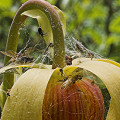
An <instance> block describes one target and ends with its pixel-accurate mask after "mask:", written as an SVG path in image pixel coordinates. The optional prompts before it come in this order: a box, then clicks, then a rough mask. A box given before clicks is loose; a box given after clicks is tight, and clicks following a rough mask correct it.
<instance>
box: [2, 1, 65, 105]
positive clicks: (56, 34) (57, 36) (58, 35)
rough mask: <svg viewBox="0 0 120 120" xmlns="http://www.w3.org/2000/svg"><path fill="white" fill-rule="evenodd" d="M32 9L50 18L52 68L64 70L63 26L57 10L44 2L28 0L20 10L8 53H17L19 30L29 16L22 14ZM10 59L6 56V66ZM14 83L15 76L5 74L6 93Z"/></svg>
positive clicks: (11, 33) (7, 47) (4, 99)
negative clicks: (52, 54) (10, 51)
mask: <svg viewBox="0 0 120 120" xmlns="http://www.w3.org/2000/svg"><path fill="white" fill-rule="evenodd" d="M32 9H39V10H41V11H42V12H44V13H45V15H46V16H47V17H48V20H49V22H50V24H51V28H52V32H53V44H54V57H53V65H52V68H56V67H61V68H63V67H64V66H65V63H64V57H65V48H64V35H63V30H62V25H61V22H60V18H59V16H58V14H57V12H56V11H55V9H54V8H53V7H52V5H51V4H49V3H48V2H46V1H44V0H28V1H27V2H25V3H24V4H23V5H22V6H21V7H20V8H19V10H18V11H17V13H16V15H15V17H14V19H13V21H12V24H11V27H10V31H9V35H8V39H7V45H6V51H8V50H13V51H16V49H17V42H18V37H19V30H20V27H21V25H22V24H23V23H24V21H25V19H26V18H27V16H25V15H21V14H22V13H23V12H25V11H27V10H32ZM9 59H10V58H9V57H7V56H5V62H4V64H6V63H7V62H8V60H9ZM8 80H9V81H8ZM13 81H14V76H13V74H5V75H4V80H3V89H4V90H5V91H7V89H10V88H11V87H12V85H13V83H14V82H13ZM8 82H9V83H8ZM5 101H6V95H5V94H3V106H4V103H5ZM3 106H2V107H3Z"/></svg>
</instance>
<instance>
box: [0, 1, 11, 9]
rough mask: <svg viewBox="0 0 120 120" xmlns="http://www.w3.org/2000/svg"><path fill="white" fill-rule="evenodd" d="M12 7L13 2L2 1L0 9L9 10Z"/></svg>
mask: <svg viewBox="0 0 120 120" xmlns="http://www.w3.org/2000/svg"><path fill="white" fill-rule="evenodd" d="M11 5H12V0H0V8H9V7H10V6H11Z"/></svg>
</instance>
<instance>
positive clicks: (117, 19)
mask: <svg viewBox="0 0 120 120" xmlns="http://www.w3.org/2000/svg"><path fill="white" fill-rule="evenodd" d="M25 1H27V0H0V50H4V49H5V44H6V40H7V35H8V31H9V28H10V24H11V22H12V19H13V17H14V15H15V13H16V11H17V10H18V8H19V7H20V6H21V4H22V3H23V2H25ZM47 1H48V2H50V3H51V4H54V5H56V6H57V7H59V8H60V9H61V10H62V11H63V12H64V14H65V17H66V22H67V36H73V37H75V38H76V39H78V40H79V41H81V42H82V43H83V44H84V45H85V46H86V47H87V48H88V49H90V50H92V51H94V52H97V53H99V54H101V55H103V56H105V57H106V58H110V59H113V60H115V61H117V62H120V27H119V26H120V9H119V8H120V0H47ZM34 24H35V25H34ZM37 27H38V26H37V22H36V21H34V20H29V21H28V22H27V27H25V29H24V31H22V33H24V34H22V35H21V38H20V40H19V48H18V49H21V48H22V47H23V46H22V45H23V44H24V43H25V42H26V41H27V40H28V39H34V40H36V41H37V39H39V38H38V33H37ZM25 31H27V32H25ZM28 37H29V38H28ZM23 40H24V41H23ZM0 62H3V55H2V54H0Z"/></svg>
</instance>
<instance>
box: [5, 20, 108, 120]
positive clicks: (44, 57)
mask: <svg viewBox="0 0 120 120" xmlns="http://www.w3.org/2000/svg"><path fill="white" fill-rule="evenodd" d="M27 22H28V23H29V22H31V21H30V19H28V20H27V21H26V23H25V24H24V25H23V27H22V28H21V36H20V40H22V39H24V40H25V42H24V41H23V42H22V43H24V44H25V43H27V41H30V42H31V43H30V44H29V45H28V47H27V48H29V47H34V46H35V49H34V50H33V52H32V53H30V56H33V58H34V59H33V64H32V66H33V65H34V64H36V63H43V64H52V61H53V58H52V56H51V52H50V50H49V48H48V50H47V51H46V48H47V46H48V45H46V43H45V40H44V37H41V36H40V35H39V34H38V31H37V30H38V26H37V25H35V26H27V25H26V24H28V23H27ZM31 31H32V32H31ZM32 36H36V38H35V39H34V38H32ZM19 43H20V42H19ZM20 44H21V43H20ZM76 44H78V45H80V47H81V49H82V50H81V49H78V47H77V45H76ZM21 49H23V48H22V47H21V46H19V48H18V52H19V51H20V50H21ZM88 53H91V54H92V55H93V56H92V57H93V58H103V57H102V56H101V55H99V54H97V53H95V52H94V51H91V50H88V49H87V48H86V47H84V46H83V45H82V43H81V42H79V41H78V40H76V39H75V38H74V37H69V36H68V35H66V37H65V55H66V56H69V57H71V58H72V60H73V59H76V58H80V57H86V58H91V56H90V54H88ZM91 59H92V58H91ZM32 66H31V68H32ZM39 68H41V66H40V67H39ZM26 70H27V69H26V68H23V72H25V71H26ZM8 72H13V73H14V71H12V70H11V71H8ZM83 77H85V78H87V79H90V80H91V84H92V82H93V81H94V84H95V85H98V86H99V87H100V89H101V91H102V95H103V97H104V104H105V114H104V120H105V119H106V115H107V112H108V109H109V105H110V95H109V92H108V90H107V89H106V87H104V88H102V87H101V86H103V83H101V82H100V83H99V78H98V77H97V76H95V75H94V74H92V73H90V72H89V71H87V70H84V76H83ZM58 81H59V79H58ZM81 81H82V80H79V81H78V82H81ZM58 83H59V84H58ZM8 84H9V82H8ZM61 84H62V83H61V82H57V83H54V84H53V85H54V87H55V88H54V89H56V91H51V92H50V94H51V96H48V98H47V99H46V102H47V103H48V106H46V104H45V103H44V105H43V108H45V109H43V112H44V116H43V117H44V120H46V119H48V118H49V119H50V120H52V118H53V117H54V116H55V115H57V117H60V116H59V115H63V114H66V116H67V118H69V119H71V118H72V117H75V118H76V119H78V118H79V117H78V116H82V117H83V118H84V114H86V111H87V109H86V105H85V104H83V107H82V109H81V110H79V109H78V107H77V106H76V108H77V109H76V110H74V109H72V106H69V109H67V108H65V107H64V104H69V103H71V104H72V105H74V104H73V103H76V104H78V103H79V104H80V105H81V104H82V102H83V100H84V103H90V104H89V105H91V103H92V102H93V103H92V104H94V105H95V104H96V103H95V101H92V100H91V99H90V100H86V99H85V98H86V97H87V94H88V92H89V88H87V89H86V88H84V85H86V84H87V83H86V82H84V83H83V84H84V85H83V84H82V85H81V86H83V89H82V90H80V91H79V88H78V86H77V85H76V84H72V85H71V86H74V89H70V88H71V86H70V87H69V88H68V89H65V90H61ZM94 84H93V89H95V88H94ZM101 84H102V85H101ZM104 86H105V85H104ZM65 91H67V92H65ZM75 91H76V92H75ZM3 92H4V93H5V91H3ZM53 93H55V94H58V95H59V97H61V99H60V100H58V98H56V101H55V104H54V102H53V100H52V98H54V97H55V96H54V94H53ZM71 93H72V94H71ZM95 94H98V93H97V92H96V93H95ZM52 95H53V96H52ZM73 97H76V99H72V98H73ZM81 97H82V100H81ZM94 97H95V96H94ZM54 100H55V99H54ZM96 105H97V104H96ZM57 106H58V107H61V106H62V107H61V108H59V110H56V111H54V113H52V111H53V110H54V108H55V107H57ZM91 107H92V106H91ZM91 111H92V109H91ZM101 111H102V109H101ZM94 114H95V113H93V112H91V114H90V115H89V116H88V117H89V118H90V119H92V117H93V115H94ZM70 117H71V118H70ZM65 119H66V118H65ZM79 119H80V118H79ZM84 119H85V118H84Z"/></svg>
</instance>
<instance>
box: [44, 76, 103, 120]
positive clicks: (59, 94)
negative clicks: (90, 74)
mask: <svg viewBox="0 0 120 120" xmlns="http://www.w3.org/2000/svg"><path fill="white" fill-rule="evenodd" d="M103 117H104V100H103V96H102V94H101V91H100V89H99V88H98V87H97V85H95V84H94V85H91V81H90V80H89V79H86V78H83V79H82V80H78V81H77V82H76V83H75V84H73V85H71V86H70V87H69V88H67V89H64V90H62V89H61V85H60V84H51V85H48V87H47V89H46V94H45V97H44V102H43V120H103Z"/></svg>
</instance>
